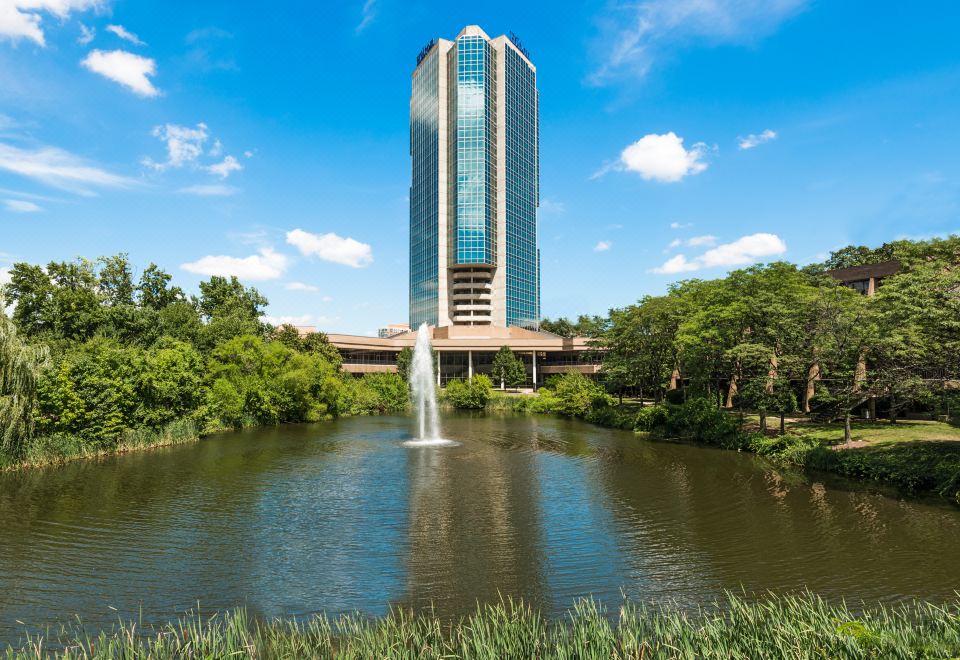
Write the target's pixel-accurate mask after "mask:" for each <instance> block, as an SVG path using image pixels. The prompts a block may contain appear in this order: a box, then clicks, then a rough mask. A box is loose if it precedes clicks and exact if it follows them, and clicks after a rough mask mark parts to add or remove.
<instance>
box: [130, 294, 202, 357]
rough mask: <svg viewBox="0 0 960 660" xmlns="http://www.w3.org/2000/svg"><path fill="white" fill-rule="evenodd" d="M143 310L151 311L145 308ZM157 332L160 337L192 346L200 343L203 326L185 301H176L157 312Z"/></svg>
mask: <svg viewBox="0 0 960 660" xmlns="http://www.w3.org/2000/svg"><path fill="white" fill-rule="evenodd" d="M145 309H153V307H147V308H145ZM157 323H158V331H159V333H160V334H161V335H163V336H167V337H173V338H174V339H179V340H180V341H185V342H188V343H191V344H193V345H195V346H196V345H198V344H200V343H201V341H200V338H201V335H202V334H203V332H204V326H203V324H202V323H201V322H200V316H199V315H198V314H197V309H196V308H195V307H194V306H193V305H191V304H190V303H188V302H186V301H185V300H177V301H174V302H171V303H170V304H169V305H165V306H163V307H161V308H160V310H159V311H158V312H157Z"/></svg>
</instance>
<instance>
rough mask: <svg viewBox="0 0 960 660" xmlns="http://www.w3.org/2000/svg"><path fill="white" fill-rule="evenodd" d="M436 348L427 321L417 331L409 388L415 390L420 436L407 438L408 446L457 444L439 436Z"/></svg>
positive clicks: (406, 443) (414, 401) (414, 402)
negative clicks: (434, 363) (434, 358)
mask: <svg viewBox="0 0 960 660" xmlns="http://www.w3.org/2000/svg"><path fill="white" fill-rule="evenodd" d="M433 379H434V374H433V350H432V347H431V346H430V328H429V326H427V324H426V323H424V324H422V325H421V326H420V329H419V330H418V331H417V343H416V346H414V348H413V361H412V362H411V364H410V388H411V389H412V390H413V405H414V407H415V408H416V413H417V426H418V428H419V429H420V436H419V437H418V439H417V440H414V441H408V442H405V443H404V444H405V445H407V446H427V445H455V444H457V443H456V442H452V441H450V440H444V439H442V438H441V437H440V421H439V416H438V414H437V386H436V384H435V383H434V380H433Z"/></svg>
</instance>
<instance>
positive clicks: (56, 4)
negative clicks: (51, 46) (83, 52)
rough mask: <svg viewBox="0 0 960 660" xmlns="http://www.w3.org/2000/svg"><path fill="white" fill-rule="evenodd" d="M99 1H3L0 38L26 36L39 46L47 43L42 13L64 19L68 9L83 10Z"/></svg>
mask: <svg viewBox="0 0 960 660" xmlns="http://www.w3.org/2000/svg"><path fill="white" fill-rule="evenodd" d="M101 4H102V2H101V0H2V2H0V39H9V40H10V41H19V40H20V39H29V40H30V41H33V42H35V43H37V44H38V45H40V46H46V39H45V38H44V34H43V29H42V28H41V22H42V18H43V17H42V15H41V14H43V13H47V14H53V15H54V16H56V17H57V18H59V19H60V20H61V21H63V20H65V19H66V18H67V17H68V16H69V15H70V13H71V12H74V11H86V10H87V9H91V8H96V7H98V6H100V5H101Z"/></svg>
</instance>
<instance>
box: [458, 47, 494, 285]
mask: <svg viewBox="0 0 960 660" xmlns="http://www.w3.org/2000/svg"><path fill="white" fill-rule="evenodd" d="M455 58H456V94H455V101H454V103H455V107H456V112H455V114H454V117H455V121H456V145H457V148H456V150H455V152H454V153H453V154H452V156H453V158H452V162H454V163H455V168H456V177H457V178H456V187H455V198H454V199H455V200H456V201H455V204H456V213H455V214H454V223H453V228H454V252H453V255H452V257H453V263H455V264H488V265H491V266H492V265H495V264H496V263H497V239H496V190H497V185H496V173H497V166H496V140H495V137H496V102H495V101H496V59H495V58H496V55H495V53H494V51H493V48H492V47H491V46H490V44H489V43H488V42H487V40H486V39H484V38H483V37H480V36H474V35H464V36H461V37H460V38H459V39H457V43H456V49H455Z"/></svg>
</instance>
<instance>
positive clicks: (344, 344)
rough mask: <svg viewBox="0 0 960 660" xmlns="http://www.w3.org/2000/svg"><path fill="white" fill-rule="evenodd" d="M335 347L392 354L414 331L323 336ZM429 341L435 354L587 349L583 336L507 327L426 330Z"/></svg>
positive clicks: (413, 339) (407, 343)
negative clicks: (393, 333) (391, 334)
mask: <svg viewBox="0 0 960 660" xmlns="http://www.w3.org/2000/svg"><path fill="white" fill-rule="evenodd" d="M327 337H328V339H329V340H330V343H331V344H333V345H334V346H336V347H337V348H343V349H353V350H364V351H394V350H397V351H398V350H401V349H403V348H407V347H409V348H413V346H414V344H416V343H417V333H416V332H404V333H403V334H399V335H394V336H392V337H386V338H381V337H364V336H359V335H336V334H333V335H327ZM430 341H431V343H432V344H433V348H434V350H436V351H444V352H450V351H496V350H498V349H499V348H500V347H501V346H509V347H510V348H511V349H513V350H515V351H551V352H553V351H584V350H587V349H588V348H590V345H589V341H590V340H589V339H588V338H587V337H573V338H567V337H560V336H559V335H555V334H552V333H549V332H537V331H535V330H527V329H526V328H518V327H516V326H511V327H509V328H498V327H494V326H489V325H473V326H470V325H449V326H443V327H439V328H438V327H431V328H430Z"/></svg>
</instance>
